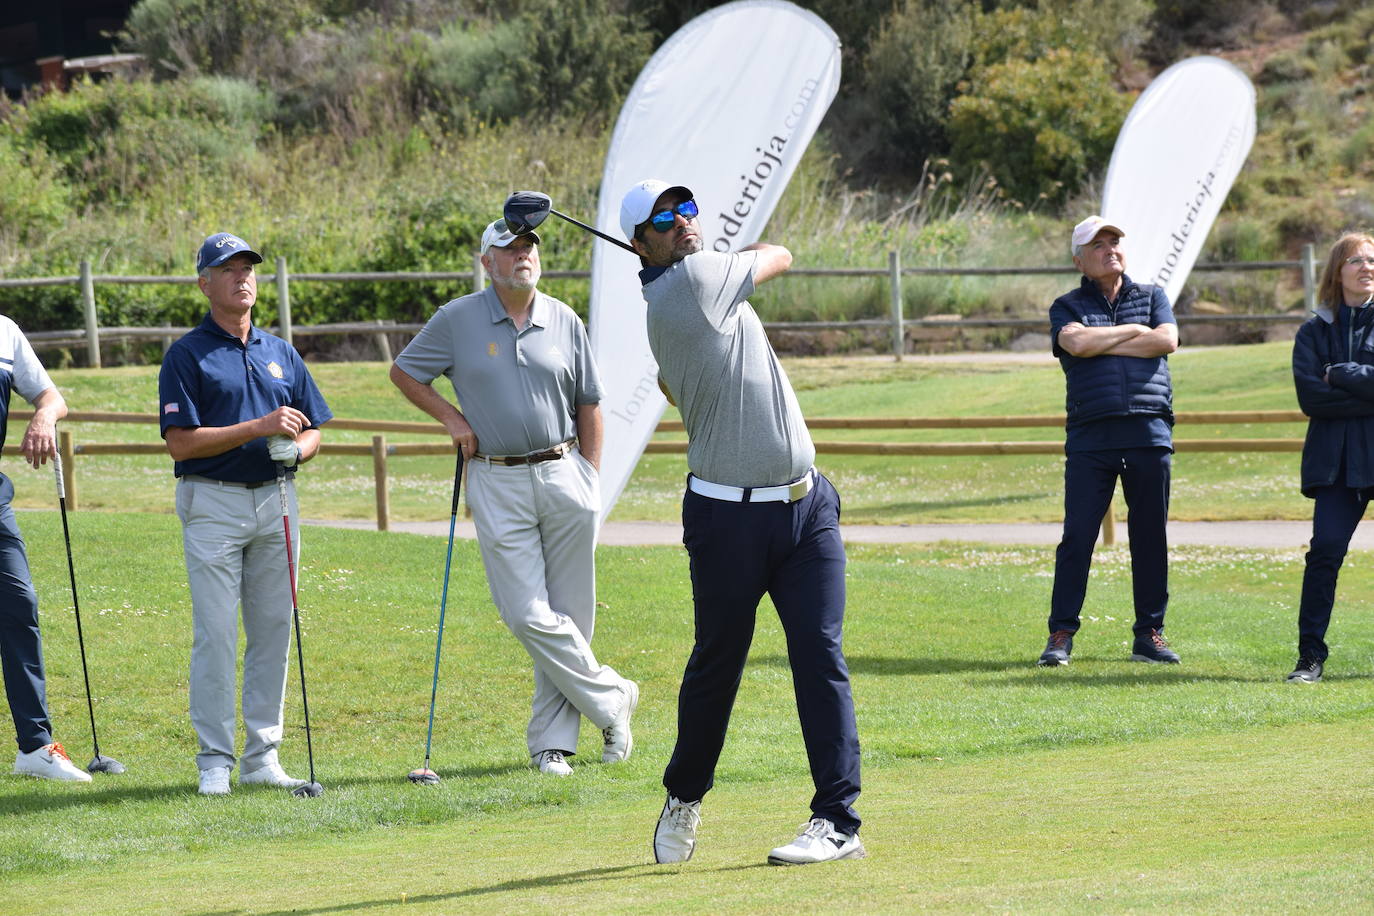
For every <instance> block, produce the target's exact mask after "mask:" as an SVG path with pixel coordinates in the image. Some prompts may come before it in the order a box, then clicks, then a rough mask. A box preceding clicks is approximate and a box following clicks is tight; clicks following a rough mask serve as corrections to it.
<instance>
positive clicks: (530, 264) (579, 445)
mask: <svg viewBox="0 0 1374 916" xmlns="http://www.w3.org/2000/svg"><path fill="white" fill-rule="evenodd" d="M482 266H483V267H485V268H486V271H487V273H488V274H489V275H490V276H491V286H489V287H487V288H486V289H484V290H482V291H481V292H479V293H472V294H470V295H467V296H463V297H462V298H459V299H454V300H453V301H452V302H449V303H447V304H446V305H443V306H441V307H440V308H439V311H438V312H436V313H435V315H434V317H432V318H430V320H429V322H428V323H427V324H425V326H424V327H423V328H421V329H420V333H419V334H417V335H416V336H415V339H414V340H412V341H411V342H410V343H409V344H408V345H407V346H406V348H405V349H404V350H403V351H401V354H400V355H399V356H398V357H396V362H395V363H393V364H392V366H391V381H392V383H394V384H395V385H396V387H397V388H399V389H400V390H401V393H402V394H404V395H405V396H406V397H407V398H408V399H409V400H410V401H411V403H413V404H414V405H415V406H417V407H419V408H420V409H421V410H423V411H425V412H426V413H427V414H429V415H430V416H432V417H434V419H436V420H438V421H439V422H440V423H442V424H444V428H445V429H447V430H448V432H449V435H450V436H452V438H453V444H454V446H455V447H457V448H461V449H462V450H463V458H464V460H465V461H467V462H468V505H469V506H470V507H471V508H472V520H473V522H474V524H475V525H476V526H477V543H478V546H479V547H480V549H481V551H482V563H483V565H484V566H485V567H486V571H487V585H488V586H489V587H490V588H491V598H492V601H493V602H495V604H496V607H497V609H498V610H499V611H500V613H501V619H502V620H503V621H504V622H505V624H506V626H507V627H509V628H510V631H511V633H512V634H513V635H514V636H515V638H516V639H518V640H519V641H520V644H521V645H523V646H524V647H525V650H526V651H527V652H529V654H530V658H531V660H532V661H533V662H534V700H533V702H532V709H531V712H530V721H529V726H528V727H527V729H526V734H525V740H526V745H527V747H528V751H529V757H530V766H532V767H534V768H535V769H537V770H538V771H539V772H541V773H543V774H545V775H549V776H571V775H572V767H571V766H569V765H568V761H567V758H568V757H570V756H572V755H573V754H574V753H576V751H577V735H578V730H579V726H580V725H581V720H582V717H583V716H585V717H586V718H588V719H589V720H591V722H592V724H593V725H595V726H596V727H597V728H599V729H601V733H602V745H603V746H602V751H601V760H602V762H603V763H618V762H620V761H622V760H625V759H626V758H627V757H629V756H630V751H631V749H632V747H633V743H634V742H633V739H632V737H631V734H630V717H631V716H632V715H633V714H634V711H635V705H636V704H637V703H638V702H639V685H637V684H636V683H635V682H634V681H632V680H629V679H628V678H624V677H621V676H620V675H619V674H617V673H616V672H615V669H613V668H611V667H610V666H609V665H603V664H601V663H599V662H598V661H597V660H596V656H595V655H594V654H593V653H592V647H591V641H592V631H593V628H594V626H595V623H596V566H595V562H596V561H595V557H596V528H597V518H598V516H599V514H600V512H601V484H600V478H599V477H598V472H597V467H598V463H599V462H600V460H601V407H600V401H601V381H600V378H599V377H598V375H597V372H596V364H595V363H594V362H592V354H591V347H590V346H589V345H588V342H587V330H586V328H584V327H583V326H582V322H581V321H580V320H579V319H578V317H577V314H576V313H575V312H573V310H572V309H570V308H568V306H566V305H564V304H563V303H562V302H559V301H558V300H557V299H554V298H552V297H551V296H546V295H544V294H543V293H540V292H538V290H537V289H536V286H537V284H538V283H539V271H540V268H539V236H538V235H537V234H536V233H534V232H525V233H520V234H517V233H514V232H511V231H510V230H509V229H508V228H507V226H506V222H505V220H503V219H498V220H496V221H495V222H493V223H492V224H491V225H489V226H487V228H486V231H485V232H483V233H482ZM440 375H446V376H448V378H449V381H451V382H452V383H453V390H454V393H455V394H456V395H457V397H458V403H459V405H460V406H461V408H462V409H461V411H460V410H459V408H458V407H455V406H454V405H453V404H451V403H449V401H448V400H447V399H446V398H445V397H444V396H443V395H441V394H439V392H437V391H435V390H434V386H433V382H434V380H435V379H436V378H438V377H439V376H440Z"/></svg>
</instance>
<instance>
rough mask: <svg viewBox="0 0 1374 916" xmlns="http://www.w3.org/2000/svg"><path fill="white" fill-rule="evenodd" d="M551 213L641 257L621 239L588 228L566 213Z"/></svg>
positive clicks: (590, 227) (551, 211) (555, 211)
mask: <svg viewBox="0 0 1374 916" xmlns="http://www.w3.org/2000/svg"><path fill="white" fill-rule="evenodd" d="M549 212H550V213H552V214H553V215H554V216H557V217H560V218H562V219H565V220H567V221H568V222H570V223H572V224H573V225H574V226H577V227H579V228H582V229H586V230H587V231H588V232H590V233H591V234H592V235H594V236H596V237H597V238H599V239H603V240H605V241H607V242H610V243H611V244H612V245H616V246H618V247H620V248H624V249H625V250H626V251H628V252H629V253H630V254H632V255H634V256H635V257H639V252H638V251H635V250H634V249H633V248H632V247H630V245H629V243H628V242H622V241H621V240H620V239H618V238H614V237H612V236H609V235H607V234H606V233H604V232H602V231H601V230H600V229H596V228H594V227H592V226H588V225H587V224H586V223H584V222H582V221H581V220H575V219H573V218H572V217H571V216H569V215H568V214H566V213H559V212H558V211H557V210H552V209H551V210H549Z"/></svg>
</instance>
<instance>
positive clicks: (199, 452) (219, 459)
mask: <svg viewBox="0 0 1374 916" xmlns="http://www.w3.org/2000/svg"><path fill="white" fill-rule="evenodd" d="M261 262H262V255H260V254H258V253H257V252H256V251H254V250H253V249H251V248H249V247H248V243H247V242H245V241H243V239H241V238H238V237H237V236H234V235H230V234H229V233H227V232H219V233H216V234H214V235H212V236H210V237H209V238H207V239H206V240H205V242H204V243H203V244H202V245H201V246H200V253H199V255H198V256H197V258H196V269H197V271H199V273H200V290H201V292H202V293H204V294H205V297H206V298H207V299H209V301H210V311H209V313H208V314H207V315H206V316H205V319H204V320H203V321H201V323H200V326H199V327H196V328H195V329H193V330H192V331H191V332H190V333H188V334H187V335H186V336H185V337H182V338H181V339H180V340H178V341H177V342H176V343H174V344H172V346H171V347H169V348H168V349H167V354H166V356H164V357H163V360H162V371H161V372H160V373H159V375H158V396H159V401H160V410H159V413H160V414H161V417H162V435H163V438H165V439H166V440H167V451H168V452H169V453H170V454H171V456H172V459H173V460H174V461H175V462H176V465H175V467H174V469H173V471H174V473H175V474H176V476H177V477H178V478H179V480H178V481H177V491H176V509H177V517H178V518H180V519H181V531H182V541H183V545H184V547H185V550H186V575H187V578H188V579H189V581H190V586H191V622H192V628H193V630H194V643H193V645H192V647H191V724H192V725H194V726H195V729H196V735H197V737H198V738H199V739H200V753H199V754H197V755H196V763H197V765H198V766H199V767H200V794H202V795H227V794H229V773H230V770H232V769H233V767H234V764H235V758H234V675H235V670H234V669H235V664H234V656H235V653H236V651H237V648H238V616H239V615H238V610H239V605H240V604H242V607H243V632H244V637H245V640H246V645H245V648H244V653H243V726H244V731H245V732H246V737H245V739H244V746H243V757H242V758H241V759H240V761H239V762H240V763H241V764H242V769H241V771H240V776H239V785H253V784H256V785H267V786H277V787H280V788H287V789H291V788H297V787H299V786H303V785H306V780H304V779H295V778H293V777H291V776H288V775H287V774H286V772H285V771H284V770H283V769H282V767H281V764H280V763H279V762H278V759H277V747H278V745H280V744H281V740H282V702H283V700H284V698H285V696H286V669H287V659H288V653H289V650H290V647H291V607H292V596H291V581H292V580H291V575H290V571H289V568H288V557H287V551H286V536H285V532H284V531H283V530H282V527H283V526H282V511H281V501H280V497H279V495H278V490H277V480H276V477H277V465H278V464H280V465H282V466H283V467H285V468H287V477H288V478H291V477H294V476H295V473H296V468H297V467H298V466H299V465H300V464H301V463H302V462H305V461H309V460H310V459H311V458H313V457H314V456H315V452H316V451H317V450H318V449H319V446H320V430H319V427H320V426H321V425H323V424H324V423H325V422H326V421H327V420H329V419H331V418H332V417H333V416H334V414H333V412H331V411H330V409H329V406H328V405H327V404H325V401H324V398H323V397H322V396H321V395H320V392H319V389H318V388H316V387H315V382H314V380H313V379H312V378H311V377H310V372H309V370H307V369H306V368H305V362H304V361H303V360H302V359H301V357H300V354H298V353H297V352H296V351H295V349H294V348H293V347H292V346H291V345H290V344H289V343H287V342H286V341H284V340H282V339H281V338H280V337H274V336H273V335H271V334H268V333H266V332H265V331H262V330H260V329H259V328H257V327H256V326H254V324H253V318H252V311H253V304H254V303H255V302H256V301H257V297H258V281H257V275H256V274H255V273H254V270H253V266H254V265H255V264H259V263H261ZM286 487H287V492H288V494H289V502H290V505H291V518H292V524H291V526H290V527H291V532H292V541H294V542H295V547H296V549H294V550H293V551H292V554H293V555H294V557H295V559H296V560H297V562H299V560H300V550H299V545H300V526H299V524H298V523H296V513H297V510H296V495H295V494H296V491H295V484H294V483H293V482H291V481H290V480H288V481H287V483H286Z"/></svg>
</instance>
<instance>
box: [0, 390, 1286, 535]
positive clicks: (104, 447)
mask: <svg viewBox="0 0 1374 916" xmlns="http://www.w3.org/2000/svg"><path fill="white" fill-rule="evenodd" d="M10 417H11V419H12V420H14V421H16V422H19V421H27V420H29V419H30V418H32V417H33V411H31V410H16V411H13V412H12V413H11V414H10ZM1306 420H1307V417H1306V416H1305V415H1304V414H1303V413H1302V412H1301V411H1298V410H1223V411H1196V412H1192V413H1181V414H1178V415H1177V416H1176V417H1175V421H1176V422H1177V423H1178V424H1180V425H1202V424H1213V425H1228V424H1237V423H1301V422H1305V421H1306ZM64 422H72V423H139V424H156V423H157V422H158V416H157V414H151V413H115V412H112V411H72V412H71V413H69V414H68V415H67V418H66V421H64ZM806 422H807V426H808V427H810V428H811V429H813V430H817V429H856V430H869V429H872V430H879V429H1013V428H1026V427H1051V428H1058V427H1062V426H1063V425H1064V416H1063V414H1040V415H1027V416H1013V417H816V418H813V419H808V420H807V421H806ZM328 426H329V428H330V429H346V430H354V431H360V432H373V433H377V434H378V435H374V436H373V437H372V441H371V443H366V444H364V443H348V442H330V441H328V440H327V439H326V440H325V441H323V442H321V444H320V455H322V456H326V457H327V456H331V455H355V456H363V455H368V456H371V457H372V471H373V487H374V490H375V494H376V506H377V530H378V531H387V530H389V529H390V527H391V517H390V516H391V512H390V505H391V500H390V484H389V473H390V472H389V469H388V466H387V461H388V459H389V458H391V457H403V456H412V455H452V454H453V445H452V443H451V442H449V441H447V436H448V433H447V432H446V431H445V430H444V428H443V426H441V425H439V424H438V423H435V422H420V423H416V422H409V421H404V420H348V419H340V418H335V419H333V420H330V421H329V424H328ZM657 431H658V432H660V433H681V432H683V431H684V427H683V424H682V421H680V420H664V421H663V422H661V423H659V425H658V430H657ZM385 433H399V434H421V435H430V436H442V437H444V439H445V441H442V442H400V443H392V442H388V441H387V439H386V435H385ZM815 445H816V452H817V454H821V455H902V456H909V457H928V456H953V455H981V456H989V455H1058V454H1062V453H1063V451H1064V442H1063V440H1062V439H1059V440H1057V441H1055V440H1043V441H1033V442H841V441H828V442H827V441H818V442H816V443H815ZM1302 445H1303V440H1302V439H1175V440H1174V451H1176V452H1183V453H1188V452H1300V451H1302ZM58 449H59V451H60V452H61V454H62V475H63V480H64V483H65V488H66V493H67V508H68V509H70V510H72V511H75V510H76V509H77V508H78V507H79V505H80V496H79V491H78V488H77V477H76V458H77V456H95V455H165V454H166V452H167V449H166V446H165V445H163V444H162V443H161V442H122V443H120V442H114V443H111V442H82V443H78V442H76V441H75V440H74V439H73V437H72V434H71V433H70V432H69V431H68V430H65V429H64V430H60V431H59V433H58ZM644 451H645V453H646V454H652V455H664V454H685V453H686V452H687V443H686V442H685V441H682V440H675V441H663V440H657V441H651V442H649V443H648V445H646V446H645V449H644ZM4 453H5V454H6V455H18V454H19V447H18V446H16V445H7V446H5V448H4ZM1102 540H1103V543H1106V544H1112V543H1115V540H1116V523H1115V517H1114V514H1113V511H1112V509H1110V508H1109V509H1108V511H1107V515H1106V517H1105V518H1104V519H1103V521H1102Z"/></svg>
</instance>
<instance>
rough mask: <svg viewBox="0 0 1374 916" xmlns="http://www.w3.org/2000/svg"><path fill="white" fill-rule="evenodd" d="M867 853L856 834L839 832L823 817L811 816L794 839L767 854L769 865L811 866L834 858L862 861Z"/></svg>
mask: <svg viewBox="0 0 1374 916" xmlns="http://www.w3.org/2000/svg"><path fill="white" fill-rule="evenodd" d="M867 854H868V853H867V851H865V850H864V844H863V841H862V840H860V839H859V835H858V834H857V833H840V832H839V831H837V830H836V829H835V825H834V824H832V823H831V822H830V821H828V820H826V819H825V818H823V817H813V818H812V819H811V820H810V821H809V822H807V823H805V824H803V825H802V827H801V832H799V833H798V834H797V838H796V839H795V840H793V841H792V842H790V843H788V844H787V845H786V846H779V847H777V848H776V849H774V850H773V851H772V852H770V853H768V864H769V865H814V864H815V863H817V862H833V861H835V860H836V859H862V858H863V857H864V856H866V855H867Z"/></svg>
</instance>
